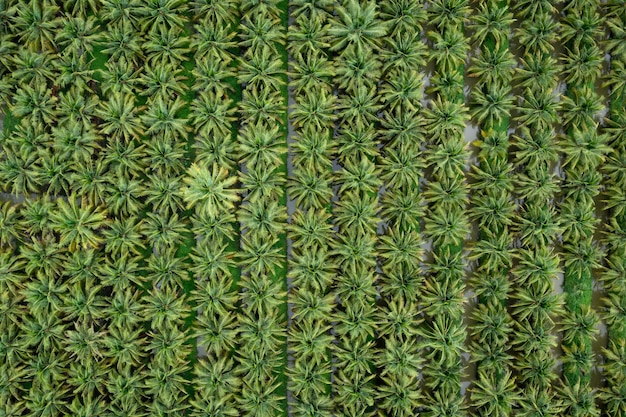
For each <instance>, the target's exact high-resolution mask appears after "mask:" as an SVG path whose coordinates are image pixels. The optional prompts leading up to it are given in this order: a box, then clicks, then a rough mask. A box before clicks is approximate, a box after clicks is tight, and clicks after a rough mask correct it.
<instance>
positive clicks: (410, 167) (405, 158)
mask: <svg viewBox="0 0 626 417" xmlns="http://www.w3.org/2000/svg"><path fill="white" fill-rule="evenodd" d="M379 13H380V16H381V19H384V22H385V24H386V30H387V34H386V35H385V37H384V39H383V41H382V42H381V46H380V52H379V54H380V55H381V57H382V59H381V62H380V66H379V69H378V72H379V77H380V79H381V82H380V85H379V87H378V94H379V95H380V97H381V98H380V103H381V113H382V116H381V117H380V124H379V126H378V132H379V135H378V141H379V142H380V144H381V145H382V146H381V150H380V155H379V156H378V158H377V161H376V162H377V169H378V170H379V172H380V176H381V179H382V180H383V184H384V185H385V188H384V192H383V191H382V190H381V192H380V196H381V197H380V199H379V213H380V214H379V216H380V221H381V223H382V233H381V234H380V235H379V239H378V242H377V252H378V264H379V268H380V275H379V287H380V291H379V293H380V299H379V300H378V302H377V312H376V313H377V326H376V350H375V357H374V360H373V362H374V364H375V366H376V373H377V382H376V397H377V408H378V410H379V413H381V414H383V415H395V416H414V415H416V414H417V413H418V412H419V411H420V410H421V409H422V406H423V405H424V404H425V403H427V401H424V399H423V397H422V392H421V383H422V381H421V377H420V373H421V371H422V369H423V366H424V360H423V358H422V352H423V351H422V346H421V344H420V341H421V338H420V334H419V332H420V330H421V329H420V325H421V323H422V320H423V317H422V314H421V312H420V305H421V303H420V291H421V290H423V286H422V284H423V272H422V262H423V259H422V252H423V250H422V247H421V245H422V243H423V240H422V235H421V233H420V232H421V221H422V219H421V217H422V216H423V203H424V199H423V195H422V191H421V189H420V188H421V187H420V181H421V180H422V179H423V177H424V172H423V171H424V167H425V156H424V154H423V153H422V150H421V148H422V147H423V145H424V141H425V137H424V135H423V134H422V132H420V131H419V129H418V127H419V126H421V125H422V124H423V109H422V100H423V96H424V79H423V76H422V75H421V71H423V70H424V68H425V67H426V45H425V44H424V43H423V41H422V40H421V37H422V35H423V34H424V25H425V24H426V20H427V15H426V12H425V10H424V4H423V3H422V2H418V1H411V2H407V1H403V0H400V1H397V0H392V1H386V2H381V4H380V12H379Z"/></svg>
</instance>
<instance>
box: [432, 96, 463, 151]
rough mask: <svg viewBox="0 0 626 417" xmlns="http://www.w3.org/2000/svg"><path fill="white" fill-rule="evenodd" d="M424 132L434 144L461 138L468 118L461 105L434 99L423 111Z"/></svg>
mask: <svg viewBox="0 0 626 417" xmlns="http://www.w3.org/2000/svg"><path fill="white" fill-rule="evenodd" d="M424 118H425V123H426V130H427V132H428V134H429V135H430V136H431V138H432V140H433V141H434V142H437V141H445V140H446V139H449V138H451V137H463V130H464V129H465V122H466V120H467V119H468V118H469V116H468V114H467V112H466V111H465V106H464V105H463V104H462V103H457V102H454V101H450V100H441V99H439V98H436V99H434V100H433V101H432V105H431V107H430V108H426V109H424Z"/></svg>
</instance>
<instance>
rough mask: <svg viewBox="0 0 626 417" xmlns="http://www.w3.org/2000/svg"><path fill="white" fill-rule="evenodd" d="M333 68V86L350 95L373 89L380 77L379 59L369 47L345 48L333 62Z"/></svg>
mask: <svg viewBox="0 0 626 417" xmlns="http://www.w3.org/2000/svg"><path fill="white" fill-rule="evenodd" d="M335 67H336V68H335V77H334V79H335V84H337V85H338V87H339V88H340V89H345V90H346V91H348V92H351V93H354V92H355V91H356V90H357V89H358V88H365V89H373V88H375V87H376V86H377V84H378V80H379V79H380V75H381V62H380V59H379V57H378V56H377V54H376V53H375V52H374V49H373V48H370V47H364V48H357V47H354V46H349V47H347V48H346V49H344V50H343V52H342V53H341V55H340V56H339V57H338V58H337V59H336V60H335Z"/></svg>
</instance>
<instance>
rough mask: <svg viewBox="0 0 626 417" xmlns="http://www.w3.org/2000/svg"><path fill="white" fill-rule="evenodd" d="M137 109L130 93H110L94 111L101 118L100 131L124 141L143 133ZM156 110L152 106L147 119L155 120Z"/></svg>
mask: <svg viewBox="0 0 626 417" xmlns="http://www.w3.org/2000/svg"><path fill="white" fill-rule="evenodd" d="M179 106H181V105H180V104H179ZM137 111H138V109H137V107H135V97H134V96H133V95H132V94H128V93H126V94H124V93H113V94H111V95H110V97H109V100H107V101H103V102H101V103H100V108H99V109H98V110H97V111H96V114H97V115H98V117H100V118H101V119H102V123H100V132H102V133H104V134H105V135H111V136H112V137H113V139H116V140H117V139H124V140H125V141H126V142H129V141H131V140H133V139H134V138H136V137H138V136H139V135H142V134H143V133H144V129H143V125H142V119H140V117H139V116H138V115H137ZM157 111H158V110H155V109H154V108H153V110H152V113H153V116H152V117H151V118H150V119H149V121H155V118H156V116H155V115H154V114H155V113H156V112H157ZM163 124H165V122H163V123H162V124H161V128H163V127H162V125H163ZM151 127H152V126H151Z"/></svg>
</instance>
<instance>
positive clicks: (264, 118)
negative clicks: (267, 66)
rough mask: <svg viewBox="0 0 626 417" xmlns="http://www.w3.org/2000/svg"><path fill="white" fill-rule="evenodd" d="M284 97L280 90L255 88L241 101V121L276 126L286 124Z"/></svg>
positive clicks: (249, 123)
mask: <svg viewBox="0 0 626 417" xmlns="http://www.w3.org/2000/svg"><path fill="white" fill-rule="evenodd" d="M285 107H286V106H285V104H284V99H283V97H282V95H281V93H280V92H279V91H271V90H269V89H264V90H261V91H259V90H258V89H256V88H253V89H251V90H249V91H248V93H247V94H246V99H245V100H242V101H240V102H239V110H240V113H241V123H243V124H248V125H265V126H274V125H282V124H284V115H285Z"/></svg>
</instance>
